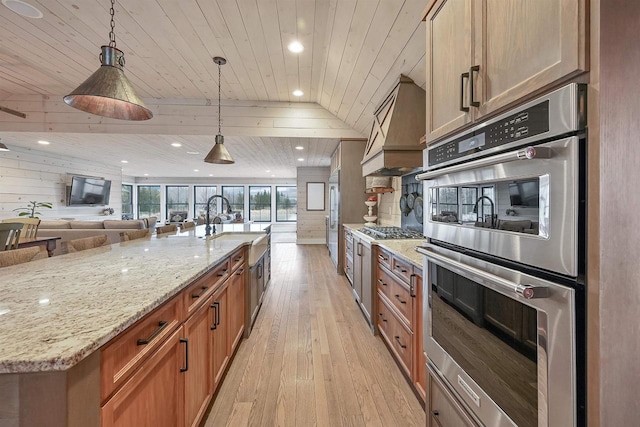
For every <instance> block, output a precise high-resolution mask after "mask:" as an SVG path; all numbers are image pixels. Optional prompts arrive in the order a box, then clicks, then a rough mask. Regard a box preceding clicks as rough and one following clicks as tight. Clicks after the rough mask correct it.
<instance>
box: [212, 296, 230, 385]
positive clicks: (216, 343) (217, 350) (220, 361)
mask: <svg viewBox="0 0 640 427" xmlns="http://www.w3.org/2000/svg"><path fill="white" fill-rule="evenodd" d="M209 307H210V308H211V310H209V325H210V328H211V353H212V354H211V374H212V375H213V385H214V390H215V388H217V387H218V385H219V384H220V380H221V379H222V374H223V373H224V369H225V368H226V366H227V363H228V361H229V353H228V351H227V349H228V348H229V347H228V344H227V340H228V335H227V329H228V325H227V286H226V284H225V285H224V287H223V288H222V289H220V290H219V291H217V292H216V293H215V294H214V295H213V296H212V297H211V304H210V305H209Z"/></svg>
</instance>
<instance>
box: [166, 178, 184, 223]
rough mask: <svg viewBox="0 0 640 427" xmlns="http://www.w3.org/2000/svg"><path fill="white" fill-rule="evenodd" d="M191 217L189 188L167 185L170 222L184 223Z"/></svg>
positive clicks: (168, 217)
mask: <svg viewBox="0 0 640 427" xmlns="http://www.w3.org/2000/svg"><path fill="white" fill-rule="evenodd" d="M188 216H189V187H188V186H186V185H167V219H168V220H169V222H183V221H185V220H186V219H187V217H188Z"/></svg>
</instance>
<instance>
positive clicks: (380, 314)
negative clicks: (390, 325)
mask: <svg viewBox="0 0 640 427" xmlns="http://www.w3.org/2000/svg"><path fill="white" fill-rule="evenodd" d="M378 316H380V318H381V319H382V321H383V322H386V321H387V319H385V318H384V316H383V315H382V313H379V314H378Z"/></svg>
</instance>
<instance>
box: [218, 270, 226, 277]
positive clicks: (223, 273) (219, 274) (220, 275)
mask: <svg viewBox="0 0 640 427" xmlns="http://www.w3.org/2000/svg"><path fill="white" fill-rule="evenodd" d="M227 270H228V269H227V268H225V269H223V270H222V273H218V277H222V276H224V275H225V274H227Z"/></svg>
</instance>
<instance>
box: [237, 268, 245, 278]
mask: <svg viewBox="0 0 640 427" xmlns="http://www.w3.org/2000/svg"><path fill="white" fill-rule="evenodd" d="M243 273H244V268H241V269H240V270H238V271H236V276H242V274H243Z"/></svg>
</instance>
